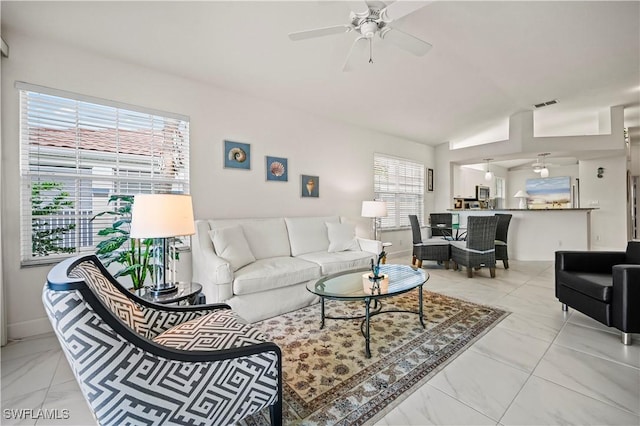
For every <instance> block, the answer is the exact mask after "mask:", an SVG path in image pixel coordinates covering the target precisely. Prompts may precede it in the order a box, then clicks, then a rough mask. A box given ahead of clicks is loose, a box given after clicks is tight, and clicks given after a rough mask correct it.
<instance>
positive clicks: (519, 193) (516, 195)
mask: <svg viewBox="0 0 640 426" xmlns="http://www.w3.org/2000/svg"><path fill="white" fill-rule="evenodd" d="M526 196H527V194H525V193H524V191H523V190H522V189H521V190H520V191H518V192H516V194H515V195H514V196H513V198H525V197H526Z"/></svg>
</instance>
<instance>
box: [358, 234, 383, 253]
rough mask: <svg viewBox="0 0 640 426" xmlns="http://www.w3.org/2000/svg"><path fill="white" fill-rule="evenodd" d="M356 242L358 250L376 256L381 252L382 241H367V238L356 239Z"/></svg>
mask: <svg viewBox="0 0 640 426" xmlns="http://www.w3.org/2000/svg"><path fill="white" fill-rule="evenodd" d="M356 240H357V241H358V245H359V246H360V250H362V251H368V252H369V253H373V254H375V255H376V256H377V255H379V254H380V252H382V241H378V240H369V239H367V238H360V237H356Z"/></svg>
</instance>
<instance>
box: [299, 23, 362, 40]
mask: <svg viewBox="0 0 640 426" xmlns="http://www.w3.org/2000/svg"><path fill="white" fill-rule="evenodd" d="M352 29H353V27H352V26H351V25H347V24H345V25H335V26H333V27H326V28H316V29H313V30H306V31H298V32H295V33H289V38H290V39H291V40H293V41H298V40H305V39H308V38H314V37H323V36H327V35H332V34H340V33H347V32H349V31H351V30H352Z"/></svg>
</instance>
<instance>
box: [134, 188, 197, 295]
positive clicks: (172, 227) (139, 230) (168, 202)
mask: <svg viewBox="0 0 640 426" xmlns="http://www.w3.org/2000/svg"><path fill="white" fill-rule="evenodd" d="M193 234H195V226H194V222H193V206H192V202H191V196H190V195H182V194H138V195H136V196H135V198H134V200H133V207H132V212H131V231H130V233H129V236H130V237H131V238H153V239H154V242H153V245H154V248H153V259H154V262H153V263H154V264H153V286H152V287H151V288H150V289H149V291H150V292H151V294H153V295H160V294H166V293H171V292H174V291H176V290H177V287H176V286H175V284H174V283H173V282H167V280H166V271H167V251H168V250H167V249H168V239H169V238H173V237H178V236H184V235H193Z"/></svg>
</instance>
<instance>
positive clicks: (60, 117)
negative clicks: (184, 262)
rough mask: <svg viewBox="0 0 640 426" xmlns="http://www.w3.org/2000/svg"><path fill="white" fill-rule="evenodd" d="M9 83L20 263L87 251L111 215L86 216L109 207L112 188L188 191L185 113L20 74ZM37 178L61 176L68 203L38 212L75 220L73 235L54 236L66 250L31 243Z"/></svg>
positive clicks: (52, 260) (59, 180) (56, 180)
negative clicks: (15, 116)
mask: <svg viewBox="0 0 640 426" xmlns="http://www.w3.org/2000/svg"><path fill="white" fill-rule="evenodd" d="M15 88H16V89H17V90H18V91H19V99H20V110H19V119H20V126H19V130H20V136H19V141H20V142H19V143H20V264H21V266H32V265H44V264H51V263H55V262H58V261H60V260H62V259H64V258H68V257H71V256H76V255H78V254H82V253H91V252H93V251H94V250H95V246H96V244H98V242H99V241H100V240H101V239H104V238H105V237H101V236H99V235H98V231H99V230H101V229H103V228H105V227H108V226H109V225H108V224H109V223H111V222H112V221H113V216H109V217H104V218H96V219H95V220H94V221H93V222H92V221H89V218H91V217H93V216H95V215H96V214H98V213H101V212H103V211H106V210H114V207H115V206H114V205H112V204H107V200H108V199H109V197H110V196H111V195H135V194H138V193H161V192H165V193H166V192H170V193H180V194H189V187H190V168H189V150H190V135H189V133H190V118H189V117H188V116H185V115H181V114H175V113H170V112H165V111H159V110H155V109H151V108H146V107H140V106H136V105H130V104H125V103H121V102H115V101H111V100H106V99H101V98H97V97H92V96H86V95H81V94H77V93H72V92H67V91H63V90H58V89H52V88H48V87H44V86H38V85H34V84H30V83H24V82H16V83H15ZM69 117H72V118H69ZM73 117H75V121H74V119H73ZM38 182H39V183H47V182H53V183H61V185H62V187H61V188H60V189H59V190H58V191H59V192H61V191H65V192H68V193H69V196H68V198H69V200H71V201H72V206H71V207H69V208H66V209H64V210H53V211H52V214H50V215H44V216H43V217H44V219H45V221H50V223H48V224H47V226H50V227H55V226H57V225H56V223H66V222H60V220H61V219H56V220H52V218H54V217H58V218H61V217H65V218H70V219H67V220H71V221H72V223H74V224H75V228H74V229H73V232H72V234H75V235H71V233H69V234H62V235H63V237H64V239H65V240H66V242H62V243H56V244H57V245H58V248H59V247H72V246H73V245H74V244H75V246H74V247H73V249H74V250H73V252H72V253H59V252H56V251H55V250H54V251H51V252H48V253H47V252H45V254H43V255H38V252H34V251H33V244H34V242H33V241H34V240H33V235H34V232H36V228H35V227H34V221H33V219H34V218H36V217H39V216H35V215H34V214H33V213H34V212H35V210H33V209H34V205H33V204H32V187H33V185H34V184H35V183H38ZM47 197H48V198H47ZM43 198H45V199H47V200H49V201H50V200H52V199H54V198H55V194H54V193H53V192H52V191H49V192H47V193H46V194H45V195H44V196H43ZM45 229H46V227H45ZM67 232H69V231H67ZM69 241H71V243H69Z"/></svg>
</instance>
